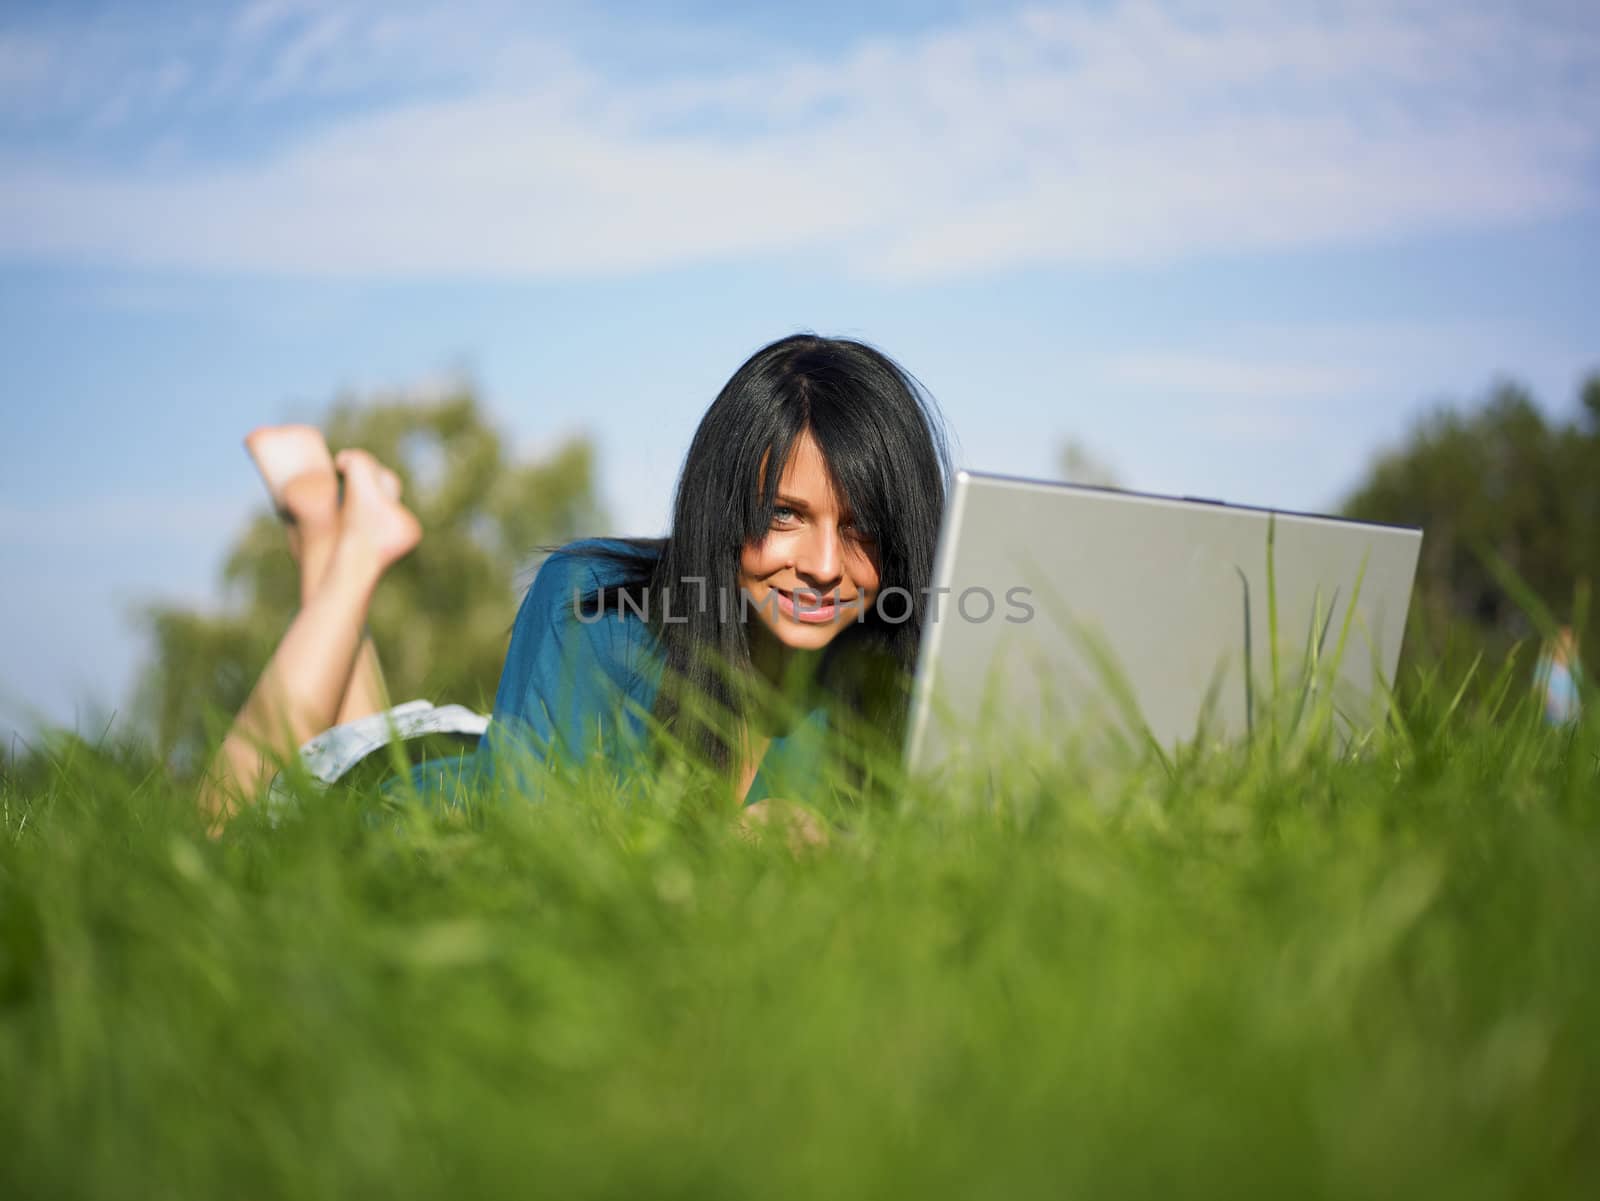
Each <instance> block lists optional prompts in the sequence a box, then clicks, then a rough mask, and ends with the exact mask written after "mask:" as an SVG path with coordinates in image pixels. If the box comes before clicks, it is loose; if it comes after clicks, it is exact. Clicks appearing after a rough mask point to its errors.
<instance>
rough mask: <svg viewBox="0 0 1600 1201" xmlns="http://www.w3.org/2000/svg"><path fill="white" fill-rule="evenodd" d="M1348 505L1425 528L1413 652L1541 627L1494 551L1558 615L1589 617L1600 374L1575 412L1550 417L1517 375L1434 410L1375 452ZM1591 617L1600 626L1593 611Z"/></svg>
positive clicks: (1436, 652) (1597, 524)
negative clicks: (1465, 404) (1476, 397)
mask: <svg viewBox="0 0 1600 1201" xmlns="http://www.w3.org/2000/svg"><path fill="white" fill-rule="evenodd" d="M1344 512H1345V513H1346V514H1347V515H1348V516H1351V517H1357V518H1363V519H1366V520H1370V521H1387V522H1396V523H1400V524H1405V525H1417V526H1421V527H1422V529H1423V531H1424V534H1423V543H1422V556H1421V561H1420V562H1419V564H1418V569H1417V591H1416V595H1415V598H1414V600H1413V604H1412V614H1413V621H1412V627H1411V630H1410V632H1408V634H1407V657H1408V658H1409V659H1411V660H1413V661H1416V660H1418V659H1420V658H1423V657H1438V656H1441V655H1445V654H1446V653H1447V652H1448V651H1449V649H1450V645H1451V641H1452V639H1454V640H1455V642H1456V643H1464V644H1465V649H1468V650H1471V651H1474V652H1475V651H1476V650H1477V649H1480V648H1481V649H1485V650H1487V651H1489V652H1490V653H1491V654H1495V653H1503V652H1504V651H1505V650H1506V649H1507V648H1509V647H1510V646H1511V645H1512V644H1514V643H1515V642H1517V641H1519V640H1521V639H1525V638H1528V637H1530V636H1531V635H1535V634H1536V633H1538V631H1537V630H1536V628H1535V626H1534V623H1533V622H1532V621H1531V620H1530V617H1529V615H1528V614H1527V613H1526V612H1524V608H1523V605H1522V604H1521V603H1520V602H1519V598H1518V597H1517V596H1516V595H1514V593H1515V592H1516V591H1517V589H1516V588H1515V587H1514V586H1513V587H1512V588H1509V589H1508V587H1507V585H1506V582H1505V580H1506V577H1505V574H1504V573H1503V572H1502V571H1500V570H1498V569H1497V567H1496V566H1495V563H1496V561H1498V562H1499V563H1500V564H1503V565H1504V566H1505V567H1507V568H1509V569H1510V572H1511V573H1512V574H1513V575H1514V577H1515V578H1516V579H1517V580H1520V581H1521V584H1522V585H1524V586H1526V588H1527V589H1528V590H1529V591H1531V593H1532V594H1533V596H1534V597H1536V598H1538V600H1539V601H1540V602H1541V603H1542V604H1543V606H1545V607H1546V608H1547V610H1548V611H1549V613H1550V614H1552V615H1553V617H1554V619H1555V620H1556V621H1557V622H1560V623H1569V622H1572V621H1574V620H1581V619H1582V617H1583V614H1582V613H1580V612H1578V610H1579V609H1581V608H1582V601H1581V598H1582V597H1583V596H1584V595H1585V594H1586V593H1587V590H1588V588H1589V587H1590V586H1591V585H1592V583H1593V582H1594V581H1595V580H1596V579H1600V375H1595V376H1592V377H1591V378H1590V379H1589V380H1588V382H1587V383H1586V384H1585V385H1584V386H1583V388H1582V389H1581V393H1580V403H1579V406H1578V412H1577V414H1576V415H1575V417H1573V418H1572V419H1571V420H1568V421H1561V422H1555V423H1552V422H1550V421H1547V420H1546V418H1545V416H1544V415H1543V413H1542V412H1541V411H1540V409H1539V408H1538V407H1537V406H1536V405H1535V404H1534V403H1533V400H1532V398H1531V397H1530V396H1529V395H1528V393H1527V392H1526V391H1524V390H1523V389H1521V388H1519V387H1517V386H1515V385H1512V384H1502V385H1500V386H1498V387H1496V388H1495V389H1493V390H1492V391H1491V392H1490V394H1489V395H1488V397H1487V398H1486V399H1485V400H1484V402H1483V403H1482V404H1480V405H1479V406H1478V407H1477V408H1476V409H1474V410H1471V411H1467V412H1461V411H1457V410H1454V409H1450V408H1440V409H1438V410H1436V411H1434V412H1433V413H1431V414H1429V415H1428V416H1427V417H1426V418H1424V419H1423V420H1422V421H1421V422H1419V423H1418V424H1417V426H1416V427H1415V428H1414V429H1413V430H1412V431H1411V434H1410V436H1409V437H1408V438H1407V439H1406V441H1405V443H1404V444H1403V445H1401V446H1400V447H1398V448H1395V449H1393V450H1391V451H1389V452H1387V453H1385V454H1383V455H1381V456H1380V457H1379V458H1378V459H1377V461H1376V462H1375V463H1374V464H1373V465H1372V467H1371V468H1370V469H1369V471H1368V472H1367V475H1366V478H1365V479H1364V480H1363V481H1362V482H1361V483H1360V485H1359V486H1358V487H1357V488H1356V489H1355V490H1354V491H1353V492H1352V493H1351V495H1350V496H1349V498H1348V499H1347V500H1346V502H1345V504H1344ZM1587 624H1588V627H1589V629H1588V631H1587V632H1588V633H1589V634H1591V635H1592V634H1594V633H1596V632H1600V631H1597V629H1596V625H1595V623H1594V621H1593V620H1592V616H1591V620H1589V621H1588V623H1587ZM1582 633H1583V631H1580V634H1582ZM1582 641H1583V642H1584V643H1585V644H1587V645H1590V646H1593V645H1595V643H1594V639H1593V638H1592V637H1587V638H1582Z"/></svg>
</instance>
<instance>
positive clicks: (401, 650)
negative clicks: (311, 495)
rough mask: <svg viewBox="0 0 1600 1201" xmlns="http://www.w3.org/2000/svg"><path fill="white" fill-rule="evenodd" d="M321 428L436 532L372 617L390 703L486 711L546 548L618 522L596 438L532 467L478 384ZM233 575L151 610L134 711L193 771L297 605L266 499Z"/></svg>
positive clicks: (238, 549) (359, 402) (164, 751)
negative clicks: (601, 495)
mask: <svg viewBox="0 0 1600 1201" xmlns="http://www.w3.org/2000/svg"><path fill="white" fill-rule="evenodd" d="M321 426H322V428H323V430H324V431H325V432H326V434H327V438H328V443H329V445H330V446H331V447H333V448H334V449H335V450H337V449H339V448H340V447H345V446H361V447H365V448H366V449H367V450H370V451H371V452H372V453H373V454H375V455H377V457H378V458H379V459H381V460H382V461H383V462H385V463H387V464H389V465H390V466H392V467H393V468H394V469H395V471H396V472H398V474H399V475H400V477H401V480H402V482H403V483H404V486H405V499H406V504H407V505H408V506H409V507H410V508H411V509H412V511H413V512H414V513H416V515H417V517H418V518H419V519H420V520H421V522H422V526H423V530H424V531H425V532H424V536H423V540H422V544H421V546H419V547H418V548H417V550H416V551H415V552H414V553H413V554H411V555H410V556H409V557H407V558H406V559H405V560H403V561H402V562H401V563H400V564H398V565H397V566H396V567H395V568H394V569H393V570H391V571H390V572H389V574H388V576H387V577H386V578H385V580H384V583H383V585H382V586H381V587H380V588H379V590H378V593H377V596H376V597H375V599H374V600H373V604H372V610H371V614H370V617H369V621H368V627H369V629H370V630H371V632H372V635H373V638H374V640H375V642H376V643H377V646H378V650H379V653H380V655H381V656H382V659H383V667H384V673H385V676H386V678H387V681H388V684H389V689H390V693H391V694H392V695H393V696H394V698H395V699H396V700H397V701H399V700H406V699H410V698H413V697H426V698H428V699H430V700H433V701H435V702H436V703H445V702H449V701H456V702H460V703H462V704H467V705H471V706H474V707H478V708H486V707H487V705H488V703H489V701H490V700H491V699H492V697H493V694H494V689H495V685H496V682H497V681H498V679H499V675H500V667H501V664H502V662H503V660H504V657H505V650H506V642H507V638H508V635H509V633H510V628H511V623H512V620H513V618H514V617H515V613H516V604H517V601H518V599H519V596H520V594H521V592H522V590H523V589H524V588H525V587H526V584H527V583H528V581H529V580H530V579H531V578H532V573H533V570H534V569H535V568H536V567H537V565H538V561H539V558H540V557H541V548H542V547H547V546H550V545H553V544H558V543H561V542H565V541H567V540H569V539H571V538H574V537H577V536H581V535H584V534H591V533H596V532H599V531H600V530H602V529H603V528H604V526H605V516H604V511H603V509H602V507H601V505H600V503H599V501H598V499H597V495H596V487H595V456H594V449H593V446H592V444H591V443H590V442H589V441H588V440H587V439H584V438H573V439H570V440H568V441H567V442H565V443H564V444H562V445H560V446H558V447H556V448H555V449H554V450H553V451H551V452H550V453H549V454H547V455H545V456H543V457H542V458H540V459H538V460H536V461H519V460H518V459H517V458H516V457H515V456H514V455H513V454H512V452H511V451H510V450H509V449H508V447H507V446H506V444H505V440H504V438H503V437H502V435H501V434H500V433H499V432H498V431H497V430H496V429H494V428H493V426H492V425H491V424H490V423H489V422H488V420H487V419H486V417H485V415H484V413H483V411H482V409H481V407H480V405H479V402H478V398H477V396H476V394H475V391H474V389H473V388H472V387H471V386H470V385H465V384H463V385H461V386H458V387H455V388H453V389H451V390H450V391H449V392H448V393H447V394H445V395H442V396H439V397H437V398H428V399H417V398H408V397H405V396H394V395H391V396H379V397H373V398H361V397H345V398H341V399H339V400H337V401H335V402H334V403H333V405H332V406H331V407H330V408H329V410H328V412H327V414H326V415H325V417H324V418H323V420H322V422H321ZM241 469H247V468H246V467H245V465H244V464H243V462H242V461H241ZM223 581H224V584H225V596H226V603H225V605H224V607H223V609H222V611H221V612H217V613H201V612H194V611H190V610H186V609H181V608H173V607H166V606H152V607H149V608H147V609H145V610H143V611H142V613H141V614H140V618H141V624H142V625H143V627H144V631H145V633H146V635H147V636H148V638H149V640H150V643H151V647H152V654H151V657H150V661H149V664H148V666H147V667H146V669H145V670H144V671H143V673H142V674H141V677H140V680H139V684H138V698H137V703H136V705H135V711H136V712H139V713H141V714H143V715H144V720H145V721H146V723H147V725H148V730H147V732H148V734H149V735H150V736H151V737H152V738H153V740H154V743H155V745H156V747H157V749H158V751H159V752H160V754H161V755H162V756H163V758H164V759H165V760H166V762H167V763H168V764H169V765H171V766H172V767H173V768H174V769H175V770H177V771H179V772H192V771H194V770H195V769H196V768H197V767H198V766H199V765H200V764H201V763H202V762H203V761H204V757H205V756H206V754H207V753H208V749H209V747H210V746H211V744H212V741H213V739H214V738H215V737H216V736H217V732H218V726H219V723H221V722H224V721H226V720H227V718H228V717H229V716H230V715H231V714H233V713H234V712H235V711H237V709H238V708H239V706H240V705H241V704H242V703H243V702H244V698H245V696H246V695H247V694H248V693H249V690H250V688H251V686H252V684H253V683H254V681H255V678H256V676H257V674H258V673H259V672H260V670H261V668H262V666H263V665H264V664H265V663H266V660H267V658H268V656H269V655H270V654H271V651H272V648H273V646H274V645H275V644H276V643H277V640H278V638H279V637H281V635H282V633H283V631H284V629H285V628H286V627H287V625H288V623H289V621H290V619H291V618H292V616H293V614H294V611H295V609H296V608H297V607H298V604H299V583H298V574H297V572H296V569H295V565H294V562H293V560H292V559H291V558H290V555H289V552H288V548H287V543H286V541H285V538H284V534H283V530H282V528H281V526H280V525H279V523H278V521H277V519H276V518H275V517H274V516H272V515H271V514H270V512H269V511H268V509H267V506H266V504H265V501H264V502H263V508H262V512H261V514H260V515H258V516H257V517H255V518H254V519H253V520H252V521H251V523H250V524H249V526H248V527H247V528H246V529H245V530H243V531H242V533H241V536H240V538H239V540H238V541H237V543H236V544H235V545H234V547H233V548H232V550H231V551H230V552H229V554H228V557H227V560H226V563H225V566H224V567H223Z"/></svg>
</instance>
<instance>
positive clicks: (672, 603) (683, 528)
mask: <svg viewBox="0 0 1600 1201" xmlns="http://www.w3.org/2000/svg"><path fill="white" fill-rule="evenodd" d="M247 445H248V446H249V448H250V451H251V454H252V457H254V458H255V460H256V463H257V465H258V467H259V468H260V469H261V472H262V475H263V476H264V478H265V479H266V481H267V484H268V488H269V490H271V491H272V493H273V496H274V499H275V501H276V502H277V503H278V505H279V507H280V509H281V510H282V511H283V512H284V513H285V515H286V517H287V518H288V519H289V520H290V529H291V545H292V547H293V549H294V550H295V552H296V554H297V556H298V558H299V562H300V570H301V580H302V601H303V603H302V608H301V610H300V612H299V614H298V615H297V616H296V617H295V619H294V621H293V623H292V624H291V625H290V627H289V629H288V631H287V633H286V634H285V635H284V638H283V641H282V642H281V643H280V644H279V646H278V649H277V650H276V651H275V652H274V654H273V657H272V659H271V661H270V662H269V663H268V665H267V668H266V670H265V671H264V672H263V674H262V677H261V679H260V681H259V682H258V683H257V685H256V687H255V689H254V691H253V692H252V693H251V695H250V697H249V699H248V700H247V701H246V703H245V705H244V708H243V709H242V710H241V711H240V713H239V716H238V717H237V719H236V720H235V722H234V725H233V727H232V729H231V730H230V732H229V734H228V736H227V738H226V740H225V741H224V743H223V746H222V748H221V750H220V751H219V754H218V757H217V760H216V765H215V768H214V770H213V772H212V775H211V780H210V783H209V786H208V787H207V789H206V791H205V803H206V805H207V808H208V810H209V812H210V813H211V814H212V815H213V816H214V817H215V818H216V819H217V820H219V821H220V820H223V819H225V818H226V817H227V816H228V815H229V814H230V813H231V812H232V811H233V808H234V806H235V805H236V804H237V801H238V799H239V798H240V797H241V796H245V795H249V794H250V793H252V792H253V791H254V790H255V789H256V788H258V787H259V786H260V784H261V783H262V781H263V779H264V778H265V776H266V775H267V773H268V772H269V771H270V769H271V768H270V764H271V758H272V755H273V754H274V752H276V753H277V754H282V753H283V751H285V750H288V749H292V748H294V747H297V746H299V745H302V744H303V743H304V742H306V741H307V740H309V739H310V738H311V737H313V736H314V735H316V734H318V733H320V732H322V731H323V730H325V729H327V728H328V727H329V726H331V725H333V724H334V723H335V722H345V721H351V720H354V719H356V718H358V717H362V716H365V715H368V714H371V713H373V712H377V711H379V710H380V709H381V708H382V707H383V706H384V704H385V703H386V702H385V700H384V696H383V688H382V677H381V674H380V672H379V670H378V665H377V658H376V654H375V652H374V651H373V649H372V646H371V644H370V642H367V641H364V640H363V633H362V631H363V627H364V624H365V620H366V611H367V605H368V603H369V601H370V599H371V596H372V592H373V590H374V588H375V587H376V586H377V583H378V581H379V579H380V578H381V577H382V575H383V572H384V571H385V569H386V568H387V567H388V566H389V565H390V564H391V563H393V562H395V561H396V560H397V559H399V558H401V557H402V556H404V555H405V554H407V553H409V551H410V550H411V549H412V548H413V547H414V546H415V545H416V544H417V541H418V540H419V539H420V537H421V529H420V527H419V526H418V524H417V522H416V519H415V518H414V517H412V515H411V514H410V513H409V512H408V511H407V510H406V509H405V508H404V506H403V505H402V504H401V503H400V490H399V483H398V480H397V479H396V477H395V476H394V474H393V473H392V472H389V471H388V470H387V469H385V468H383V467H382V466H381V465H380V464H378V463H377V462H376V461H374V460H373V459H372V458H371V457H370V456H369V455H366V454H365V453H364V452H362V451H345V452H342V453H341V454H340V455H339V456H337V457H336V458H335V457H332V456H330V455H329V454H328V451H327V449H326V447H325V446H324V445H323V444H322V441H321V438H320V436H319V435H317V434H316V432H315V431H314V430H310V429H308V428H307V427H304V426H290V427H277V428H271V429H264V430H259V431H257V432H256V433H255V434H252V435H251V437H250V438H249V439H247ZM336 473H342V474H343V476H344V500H343V503H342V505H341V504H340V502H339V499H338V497H339V487H338V478H337V474H336ZM948 474H949V462H948V454H947V451H946V447H945V441H944V437H943V433H942V430H941V427H940V423H939V420H938V417H937V414H936V413H935V412H934V410H933V407H932V405H931V403H930V402H929V401H927V400H926V399H925V397H924V396H923V394H922V393H921V391H920V390H919V389H918V387H917V386H916V384H915V383H914V382H913V381H912V380H911V378H910V377H909V376H908V375H907V374H906V373H905V372H904V371H903V370H902V369H901V368H900V367H899V366H897V365H896V364H895V363H894V362H893V361H892V360H890V359H889V358H887V357H886V356H884V355H883V354H881V353H880V352H878V351H876V350H874V349H872V348H871V347H868V346H865V345H863V344H861V343H859V342H853V341H848V340H843V339H829V338H819V337H814V336H809V335H796V336H794V337H790V338H785V339H782V340H781V341H778V342H774V343H772V344H771V345H770V346H767V347H764V348H763V349H761V350H759V351H757V352H756V354H754V355H753V356H752V357H751V358H750V359H749V360H747V361H746V362H745V363H744V364H743V365H742V366H741V367H740V368H739V369H738V370H737V371H736V372H735V373H734V375H733V377H732V378H731V379H730V380H729V381H728V383H727V384H726V385H725V386H724V387H723V389H722V391H721V392H720V393H719V394H718V396H717V398H716V400H715V401H714V402H713V403H712V405H711V408H710V409H709V410H708V411H707V413H706V415H705V417H704V418H703V419H702V420H701V422H700V426H699V429H698V430H697V431H696V433H695V436H694V439H693V442H692V443H691V445H690V447H689V453H688V456H687V458H686V459H685V461H684V466H683V471H682V474H681V477H680V479H679V483H678V490H677V498H676V502H675V505H674V511H673V521H672V529H671V533H670V534H669V535H668V536H667V537H666V538H662V539H650V540H643V539H634V540H592V541H585V542H579V543H574V544H572V545H570V546H567V547H564V548H562V549H561V550H559V551H557V552H556V553H554V554H552V555H551V556H550V557H549V558H548V559H547V560H546V561H545V563H544V564H543V566H542V567H541V568H540V570H539V573H538V575H537V576H536V578H535V580H534V583H533V586H532V588H530V589H529V591H528V595H527V596H526V598H525V599H524V600H523V603H522V606H521V609H520V610H519V612H518V615H517V620H516V624H515V626H514V627H513V630H512V635H511V645H510V649H509V651H508V653H507V656H506V664H505V668H504V670H503V672H502V674H501V679H500V686H499V689H498V691H497V693H496V697H495V705H494V712H493V715H492V717H491V719H490V724H489V732H488V735H487V736H486V738H485V739H484V742H483V745H482V747H481V748H480V751H479V755H478V758H479V759H480V760H481V761H482V765H483V768H484V770H485V772H486V773H489V774H492V773H493V772H494V771H495V770H496V766H495V765H497V764H500V763H504V762H507V761H513V760H517V761H520V762H521V763H522V764H525V765H531V770H530V768H529V767H524V768H521V769H519V770H518V771H517V772H516V777H515V781H514V782H515V783H516V784H517V785H518V786H519V787H520V788H521V789H523V790H525V791H535V790H536V789H537V787H538V780H537V778H536V777H537V775H538V773H539V772H540V771H541V770H544V769H546V768H555V767H557V766H559V765H560V764H562V763H567V762H571V761H573V760H585V759H587V758H588V757H590V756H594V755H600V756H603V757H606V758H607V759H608V761H611V762H614V763H616V764H617V765H618V766H619V767H620V768H623V769H631V768H632V767H635V766H637V765H638V763H639V758H638V757H639V756H640V755H641V754H646V753H647V750H646V747H647V743H648V739H647V737H646V727H647V725H649V724H651V723H650V721H649V720H647V719H648V718H653V719H654V721H655V722H656V723H659V724H660V726H661V727H662V728H663V729H665V730H666V731H667V732H669V733H670V734H671V735H672V736H674V737H676V738H677V739H678V740H679V741H680V742H682V743H683V744H685V745H686V746H687V747H688V748H690V749H691V750H692V751H695V752H698V753H699V754H700V755H702V756H703V757H704V758H705V759H707V760H708V761H709V762H710V763H712V764H713V765H715V766H717V767H718V768H720V769H721V770H723V771H724V772H725V773H726V774H727V776H728V779H729V781H730V783H731V785H732V787H733V789H734V792H735V795H736V796H738V797H740V798H742V799H743V801H744V802H745V803H746V804H754V803H756V802H759V801H762V800H764V799H765V798H768V797H773V796H789V797H793V796H794V795H795V792H796V790H803V789H804V788H805V787H806V784H807V774H808V772H811V771H813V770H814V769H815V766H816V760H817V755H818V753H819V748H820V745H821V743H822V741H823V739H824V738H825V736H826V734H827V732H828V731H829V730H830V729H832V728H834V727H837V726H839V725H840V724H849V723H860V724H861V726H862V727H863V728H869V729H872V730H875V731H877V732H878V733H879V734H880V735H885V736H888V737H891V738H892V737H894V736H895V734H896V733H897V732H898V730H899V729H900V728H901V726H902V725H903V723H904V720H905V715H906V703H907V691H906V688H905V684H906V683H907V681H908V680H909V675H910V671H911V669H912V666H913V663H914V659H915V655H916V648H917V644H918V640H919V638H920V634H921V629H922V617H923V610H924V602H925V588H926V586H927V584H928V581H929V580H930V579H931V578H932V571H933V554H934V544H935V541H936V539H937V536H938V529H939V522H940V519H941V516H942V513H943V508H944V495H945V485H946V482H947V478H948ZM774 694H778V695H782V696H784V697H787V698H789V699H790V701H791V702H793V701H798V703H784V704H772V703H768V702H767V701H766V700H763V699H762V698H770V697H771V696H773V695H774ZM428 776H429V772H428V770H427V769H426V767H425V768H424V770H423V771H421V772H419V773H418V776H417V778H418V779H419V781H422V782H424V783H426V782H427V779H428Z"/></svg>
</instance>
